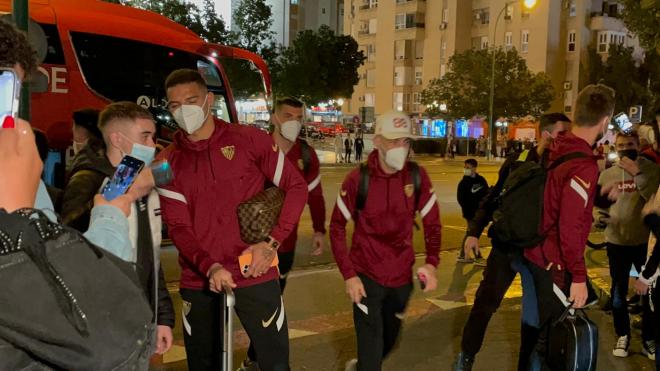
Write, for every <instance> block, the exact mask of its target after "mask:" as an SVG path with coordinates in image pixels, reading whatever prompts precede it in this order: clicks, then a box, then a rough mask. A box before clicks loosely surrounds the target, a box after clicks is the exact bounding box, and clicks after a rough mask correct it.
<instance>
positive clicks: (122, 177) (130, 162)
mask: <svg viewBox="0 0 660 371" xmlns="http://www.w3.org/2000/svg"><path fill="white" fill-rule="evenodd" d="M143 168H144V162H143V161H142V160H138V159H137V158H135V157H131V156H124V158H122V159H121V162H120V163H119V166H117V170H116V171H115V174H114V175H113V176H112V179H110V181H108V182H107V183H106V184H105V186H104V187H103V190H102V191H101V194H102V195H103V197H104V198H105V199H106V200H108V201H112V200H114V199H115V198H117V197H119V196H121V195H123V194H125V193H126V192H127V191H128V189H129V188H130V187H131V186H132V185H133V182H135V178H137V176H138V174H140V171H142V169H143Z"/></svg>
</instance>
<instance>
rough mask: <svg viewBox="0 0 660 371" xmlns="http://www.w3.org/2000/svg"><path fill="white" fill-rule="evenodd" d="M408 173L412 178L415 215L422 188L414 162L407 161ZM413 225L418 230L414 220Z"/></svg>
mask: <svg viewBox="0 0 660 371" xmlns="http://www.w3.org/2000/svg"><path fill="white" fill-rule="evenodd" d="M408 172H409V174H410V177H411V178H412V184H413V189H414V190H415V208H414V210H415V213H416V212H417V210H419V197H420V195H421V193H422V192H421V188H422V176H421V175H420V173H419V165H418V164H417V163H416V162H414V161H408ZM413 225H414V226H415V229H417V230H418V231H419V230H420V228H419V224H418V223H417V221H416V220H413Z"/></svg>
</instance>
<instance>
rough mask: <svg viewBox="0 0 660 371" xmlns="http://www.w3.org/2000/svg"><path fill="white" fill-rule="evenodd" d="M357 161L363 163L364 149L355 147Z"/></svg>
mask: <svg viewBox="0 0 660 371" xmlns="http://www.w3.org/2000/svg"><path fill="white" fill-rule="evenodd" d="M355 161H358V162H359V161H362V147H355Z"/></svg>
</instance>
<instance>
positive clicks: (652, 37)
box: [621, 0, 660, 54]
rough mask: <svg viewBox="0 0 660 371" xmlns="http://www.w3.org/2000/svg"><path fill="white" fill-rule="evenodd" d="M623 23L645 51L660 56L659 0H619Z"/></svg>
mask: <svg viewBox="0 0 660 371" xmlns="http://www.w3.org/2000/svg"><path fill="white" fill-rule="evenodd" d="M621 3H622V4H623V21H624V22H625V24H626V27H627V28H628V29H629V30H630V31H632V32H633V33H635V34H636V35H637V37H639V41H640V44H641V45H642V47H644V48H645V49H646V50H647V51H651V50H655V51H656V53H659V54H660V0H621Z"/></svg>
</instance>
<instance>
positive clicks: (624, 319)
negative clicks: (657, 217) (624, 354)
mask: <svg viewBox="0 0 660 371" xmlns="http://www.w3.org/2000/svg"><path fill="white" fill-rule="evenodd" d="M607 257H608V258H609V260H610V276H611V277H612V288H611V290H610V295H611V297H612V316H613V317H614V330H615V331H616V335H617V336H625V335H630V316H629V315H628V301H627V297H628V282H629V279H630V268H632V266H633V265H634V266H635V269H636V270H637V272H641V268H642V265H644V262H645V261H646V244H644V245H637V246H621V245H615V244H612V243H608V244H607ZM653 327H654V326H653V315H652V313H651V311H650V308H649V306H648V298H647V300H644V310H643V312H642V339H644V340H653V339H654V335H653Z"/></svg>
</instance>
